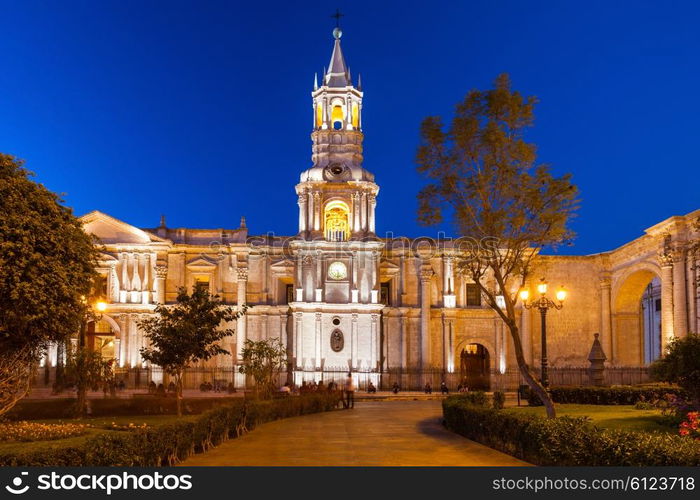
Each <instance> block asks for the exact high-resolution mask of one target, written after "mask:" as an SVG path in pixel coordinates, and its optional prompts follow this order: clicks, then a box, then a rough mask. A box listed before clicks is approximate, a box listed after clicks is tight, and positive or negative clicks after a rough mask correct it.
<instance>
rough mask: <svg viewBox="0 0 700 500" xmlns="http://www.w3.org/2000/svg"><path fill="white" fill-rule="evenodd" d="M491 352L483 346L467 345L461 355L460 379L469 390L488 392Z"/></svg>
mask: <svg viewBox="0 0 700 500" xmlns="http://www.w3.org/2000/svg"><path fill="white" fill-rule="evenodd" d="M489 370H490V360H489V351H488V350H487V349H486V348H485V347H484V346H483V345H481V344H467V346H466V347H465V348H464V349H462V353H461V355H460V375H461V376H460V378H461V380H462V383H463V384H466V386H467V387H468V388H469V390H470V391H471V390H484V391H488V390H489V386H490V383H489V382H490V381H489Z"/></svg>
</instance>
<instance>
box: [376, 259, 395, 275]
mask: <svg viewBox="0 0 700 500" xmlns="http://www.w3.org/2000/svg"><path fill="white" fill-rule="evenodd" d="M379 269H380V270H381V271H382V272H383V273H388V274H393V273H398V272H399V269H400V268H399V266H398V264H394V263H393V262H391V261H390V260H383V261H381V262H380V264H379Z"/></svg>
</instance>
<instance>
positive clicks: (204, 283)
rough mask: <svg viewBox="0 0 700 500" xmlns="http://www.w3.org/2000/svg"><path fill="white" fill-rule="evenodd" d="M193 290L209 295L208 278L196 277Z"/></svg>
mask: <svg viewBox="0 0 700 500" xmlns="http://www.w3.org/2000/svg"><path fill="white" fill-rule="evenodd" d="M194 288H196V289H197V290H204V291H205V292H207V293H209V278H208V277H197V278H195V279H194Z"/></svg>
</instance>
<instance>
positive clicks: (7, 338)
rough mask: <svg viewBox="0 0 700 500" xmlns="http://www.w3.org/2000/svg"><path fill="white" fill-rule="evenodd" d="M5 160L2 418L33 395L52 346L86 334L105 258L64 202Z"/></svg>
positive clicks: (0, 173)
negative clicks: (86, 316) (39, 364)
mask: <svg viewBox="0 0 700 500" xmlns="http://www.w3.org/2000/svg"><path fill="white" fill-rule="evenodd" d="M23 165H24V162H23V161H22V160H19V159H17V158H15V157H13V156H11V155H7V154H2V153H0V394H1V396H0V415H2V414H3V413H5V412H7V411H8V410H9V409H10V408H12V406H14V404H16V402H17V401H19V399H21V398H22V397H24V396H25V395H26V393H27V391H28V390H29V377H30V376H31V373H32V369H31V366H32V365H34V364H35V363H36V361H37V360H38V359H39V358H40V357H41V355H42V354H43V352H45V349H46V347H47V345H48V343H49V342H62V341H64V340H65V339H66V338H68V337H69V336H70V335H72V334H75V333H76V332H77V331H78V329H79V328H80V323H81V321H82V318H83V308H84V305H83V303H82V297H85V296H87V295H88V294H89V292H90V289H91V287H92V282H93V279H94V277H95V276H96V271H95V269H96V263H97V253H98V250H97V248H96V247H95V245H94V241H93V239H92V237H91V236H89V235H88V234H86V233H85V232H84V231H83V228H82V224H81V222H80V220H78V219H77V218H76V217H75V216H74V215H73V213H72V211H71V209H70V208H68V207H66V206H64V205H62V200H61V198H60V197H59V196H58V195H56V194H55V193H52V192H51V191H49V190H48V189H46V188H45V187H44V186H43V185H41V184H38V183H36V182H34V181H33V180H32V179H31V176H32V175H33V174H32V173H30V172H29V171H27V170H26V169H25V168H24V166H23Z"/></svg>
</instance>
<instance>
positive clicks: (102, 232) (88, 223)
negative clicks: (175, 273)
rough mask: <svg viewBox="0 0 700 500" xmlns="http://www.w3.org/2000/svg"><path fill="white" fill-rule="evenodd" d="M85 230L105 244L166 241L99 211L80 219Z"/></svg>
mask: <svg viewBox="0 0 700 500" xmlns="http://www.w3.org/2000/svg"><path fill="white" fill-rule="evenodd" d="M80 220H81V222H82V223H83V230H84V231H85V232H86V233H89V234H92V235H94V236H96V237H97V238H98V239H99V240H100V242H101V243H103V244H141V245H146V244H148V243H152V242H162V241H166V240H163V239H162V238H159V237H158V236H156V235H154V234H151V233H147V232H146V231H144V230H143V229H139V228H137V227H136V226H132V225H131V224H127V223H126V222H123V221H120V220H119V219H115V218H114V217H111V216H109V215H107V214H105V213H102V212H99V211H97V210H95V211H92V212H90V213H89V214H85V215H83V216H82V217H80Z"/></svg>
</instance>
